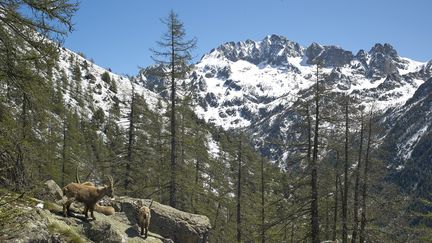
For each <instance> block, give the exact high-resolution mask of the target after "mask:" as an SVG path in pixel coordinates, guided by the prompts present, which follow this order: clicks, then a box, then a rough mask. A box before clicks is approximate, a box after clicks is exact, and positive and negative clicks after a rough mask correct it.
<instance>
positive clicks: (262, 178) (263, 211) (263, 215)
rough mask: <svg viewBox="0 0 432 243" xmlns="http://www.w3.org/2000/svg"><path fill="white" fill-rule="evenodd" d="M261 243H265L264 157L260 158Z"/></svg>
mask: <svg viewBox="0 0 432 243" xmlns="http://www.w3.org/2000/svg"><path fill="white" fill-rule="evenodd" d="M261 243H265V182H264V158H261Z"/></svg>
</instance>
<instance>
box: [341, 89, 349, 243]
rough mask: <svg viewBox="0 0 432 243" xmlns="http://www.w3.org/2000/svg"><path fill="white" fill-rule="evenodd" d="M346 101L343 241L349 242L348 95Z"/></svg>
mask: <svg viewBox="0 0 432 243" xmlns="http://www.w3.org/2000/svg"><path fill="white" fill-rule="evenodd" d="M345 98H346V101H345V102H346V103H345V166H344V193H343V199H342V242H343V243H347V242H348V225H347V221H348V167H349V165H348V135H349V128H348V126H349V124H348V120H349V117H348V96H346V97H345Z"/></svg>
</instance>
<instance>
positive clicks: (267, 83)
mask: <svg viewBox="0 0 432 243" xmlns="http://www.w3.org/2000/svg"><path fill="white" fill-rule="evenodd" d="M318 62H322V63H323V64H324V66H323V68H322V70H321V71H322V72H323V74H324V75H325V76H324V79H325V82H326V84H327V85H329V86H331V89H333V90H334V91H335V92H343V93H348V94H352V95H354V96H357V97H358V98H361V100H363V102H364V103H365V104H371V103H376V106H378V107H379V108H380V109H383V110H384V109H387V108H388V107H393V106H397V105H401V104H403V103H404V102H405V101H406V100H407V99H408V98H410V97H411V96H412V95H413V94H414V92H415V90H416V89H417V88H418V87H419V85H421V84H422V83H423V82H424V81H425V79H426V78H427V75H420V71H421V70H422V68H423V67H425V65H426V63H421V62H416V61H413V60H410V59H408V58H403V57H400V56H398V55H397V52H396V50H395V49H394V48H393V47H392V46H391V45H389V44H384V45H382V44H376V45H375V46H374V47H372V48H371V50H370V51H369V52H366V51H364V50H360V51H359V52H358V53H357V54H356V55H353V54H352V52H350V51H346V50H344V49H342V48H340V47H337V46H321V45H319V44H316V43H313V44H312V45H310V46H309V47H307V48H304V47H302V46H301V45H299V44H298V43H295V42H292V41H289V40H287V39H286V38H284V37H282V36H277V35H271V36H267V37H265V38H264V39H263V40H261V41H251V40H247V41H244V42H237V43H234V42H229V43H226V44H223V45H221V46H219V47H218V48H216V49H213V50H212V51H211V52H210V53H208V54H206V55H205V56H204V57H203V58H202V59H201V60H200V62H199V63H197V64H196V71H195V73H194V74H193V75H192V79H194V81H196V82H197V83H198V87H199V96H200V102H199V104H200V106H199V107H198V108H197V114H199V115H200V116H201V117H203V118H204V119H205V120H206V121H208V122H211V123H214V124H216V125H218V126H222V127H224V128H225V129H231V128H239V127H250V126H253V124H256V123H257V122H259V121H260V120H262V119H267V118H268V117H269V115H274V113H275V111H277V110H280V109H282V108H283V109H286V108H288V107H290V106H291V105H292V104H293V102H294V101H295V100H297V98H299V93H301V91H305V90H307V89H308V88H310V87H311V86H312V85H313V84H314V83H315V81H316V77H315V72H316V67H315V65H314V64H316V63H318Z"/></svg>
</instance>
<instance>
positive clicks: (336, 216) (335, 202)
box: [332, 168, 339, 241]
mask: <svg viewBox="0 0 432 243" xmlns="http://www.w3.org/2000/svg"><path fill="white" fill-rule="evenodd" d="M335 174H336V176H335V193H334V213H333V236H332V240H333V241H336V236H337V220H338V203H339V202H338V193H339V175H338V171H337V168H335Z"/></svg>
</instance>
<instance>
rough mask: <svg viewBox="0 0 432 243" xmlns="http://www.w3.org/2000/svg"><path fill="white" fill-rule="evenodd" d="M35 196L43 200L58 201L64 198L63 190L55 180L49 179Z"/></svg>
mask: <svg viewBox="0 0 432 243" xmlns="http://www.w3.org/2000/svg"><path fill="white" fill-rule="evenodd" d="M35 196H36V198H38V199H40V200H43V201H49V202H58V201H60V200H62V198H63V192H62V190H61V188H60V187H59V186H58V185H57V183H56V182H55V181H53V180H48V181H46V182H45V183H44V184H43V185H42V187H41V188H40V189H39V190H37V191H36V192H35Z"/></svg>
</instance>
